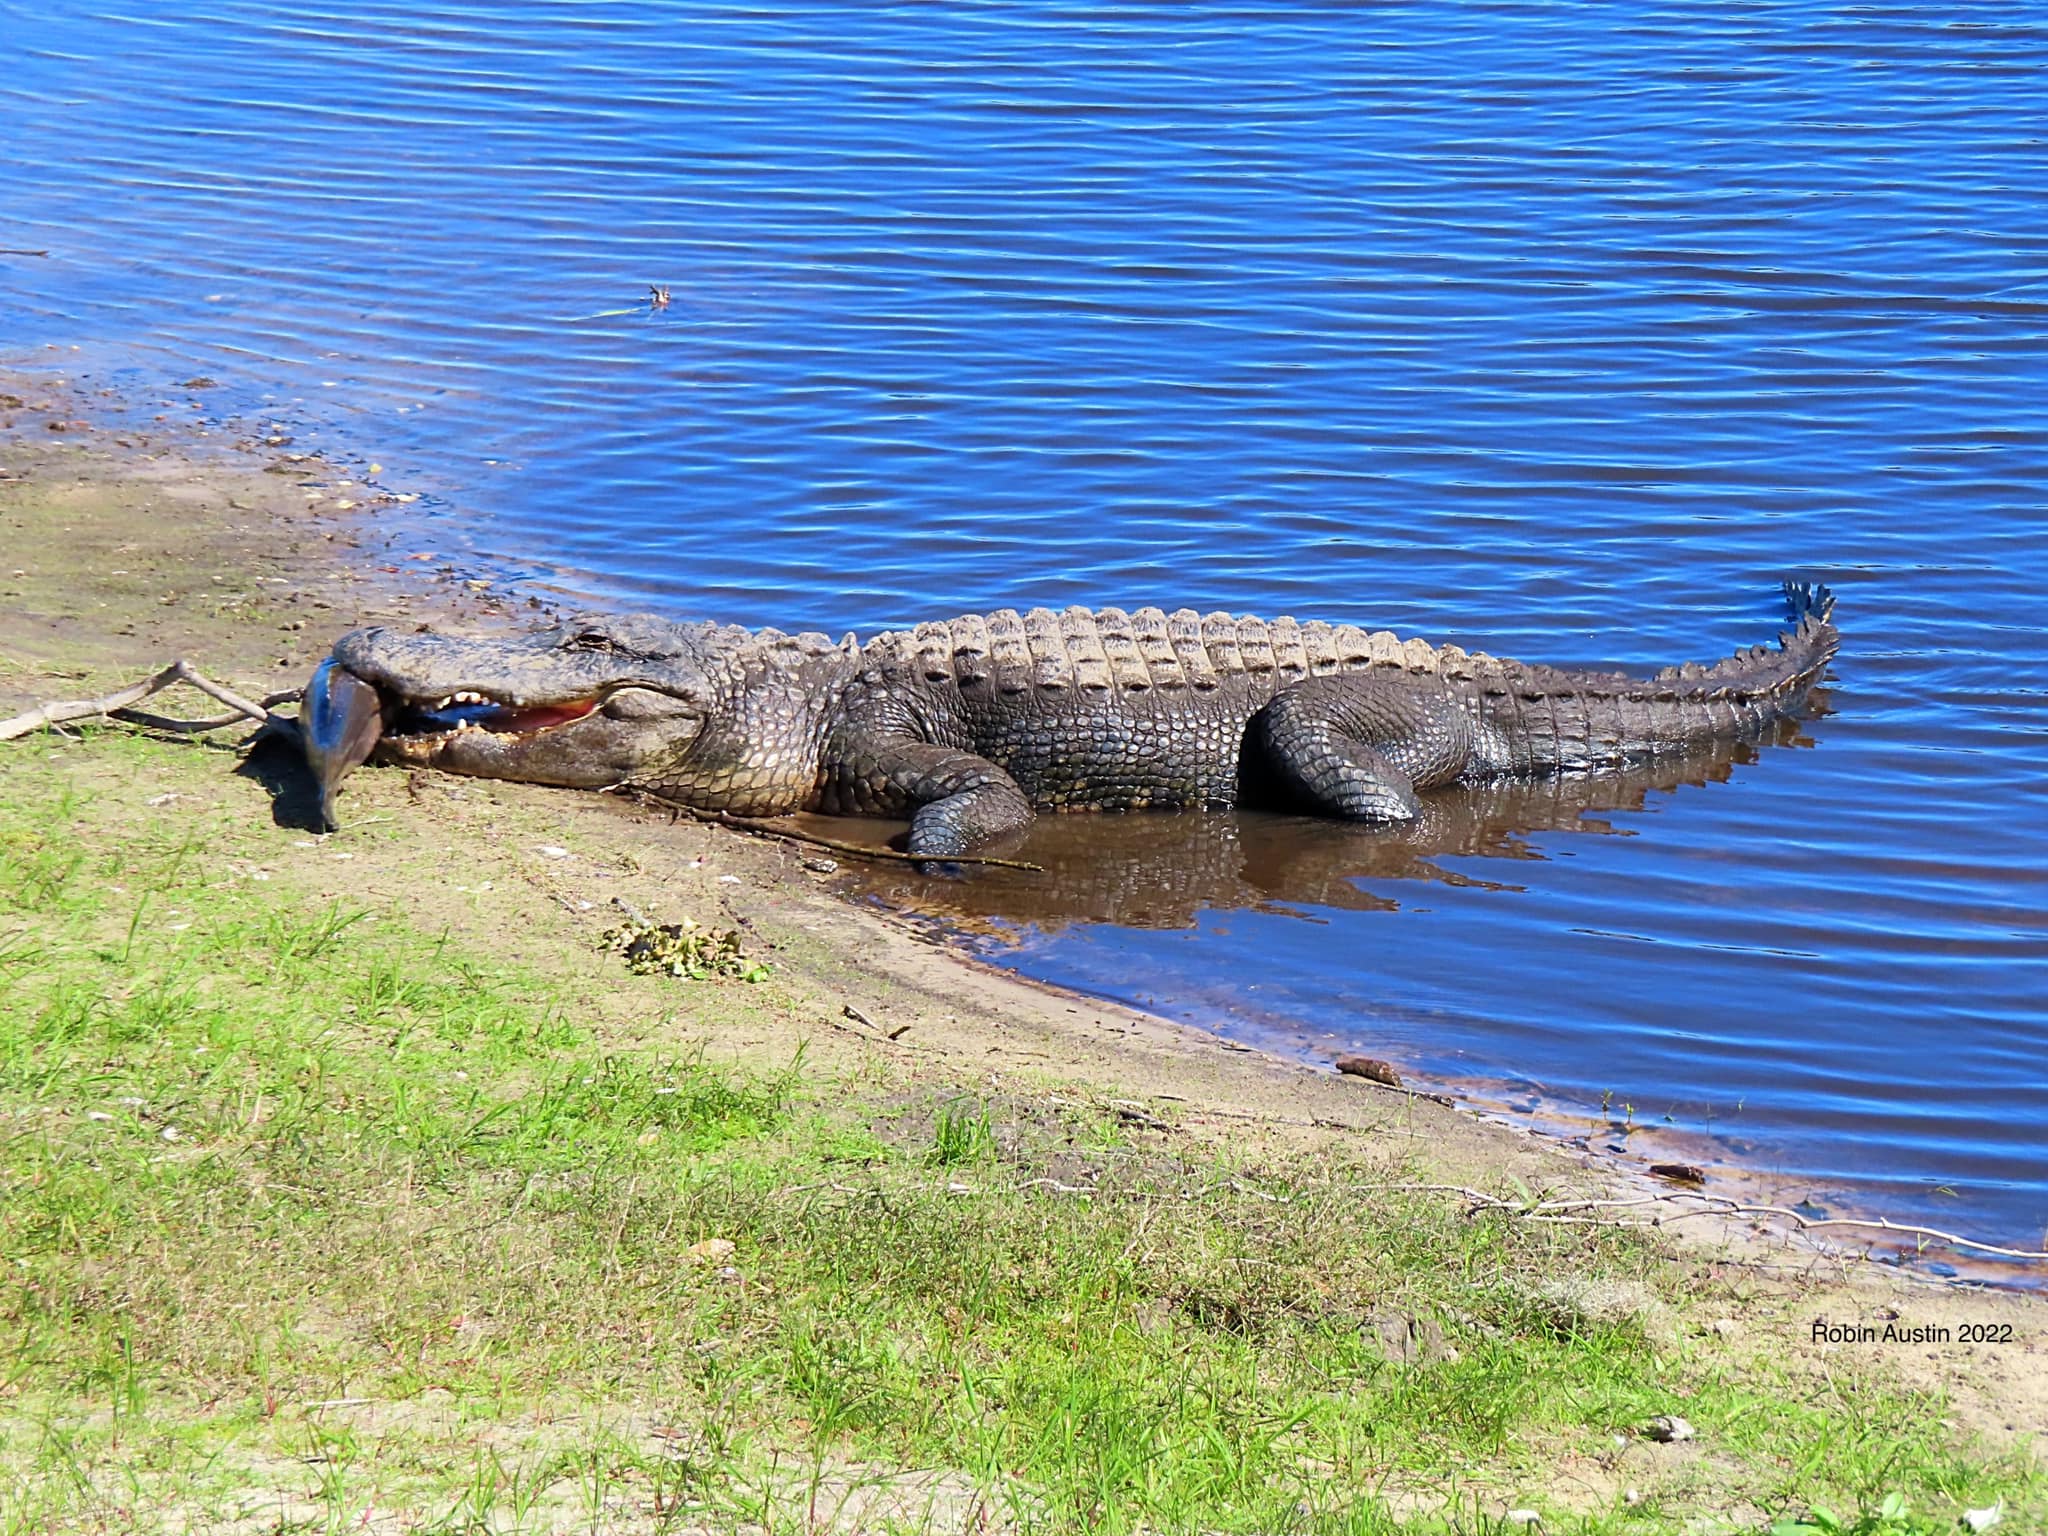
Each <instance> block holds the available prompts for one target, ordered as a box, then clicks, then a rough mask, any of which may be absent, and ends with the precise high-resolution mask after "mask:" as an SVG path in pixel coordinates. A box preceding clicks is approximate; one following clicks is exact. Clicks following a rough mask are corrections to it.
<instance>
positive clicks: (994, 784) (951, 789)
mask: <svg viewBox="0 0 2048 1536" xmlns="http://www.w3.org/2000/svg"><path fill="white" fill-rule="evenodd" d="M838 756H839V758H840V767H839V769H838V772H837V773H836V774H835V776H834V777H835V782H834V783H833V784H832V785H831V786H830V788H829V790H828V793H827V794H826V795H825V797H824V800H823V804H822V805H821V809H825V810H838V811H840V812H842V813H851V814H854V815H866V816H874V815H883V816H891V815H897V816H900V815H902V814H904V813H905V812H906V811H907V812H908V813H909V816H910V842H909V845H908V848H909V851H910V852H911V853H913V854H915V855H917V856H918V857H919V858H928V859H932V860H934V861H940V860H944V859H947V858H951V857H955V856H957V855H959V854H963V853H967V852H969V851H970V850H972V849H974V848H977V847H979V846H981V845H982V844H983V843H987V842H990V841H993V840H994V839H995V838H998V837H1001V836H1002V835H1003V834H1004V833H1006V832H1020V831H1022V830H1023V829H1024V828H1025V827H1028V826H1029V825H1030V824H1031V802H1030V801H1029V800H1027V799H1025V797H1024V791H1023V790H1021V789H1019V788H1018V787H1017V781H1016V780H1015V779H1013V778H1011V777H1010V776H1009V774H1007V773H1005V772H1004V771H1003V770H1002V769H1001V768H998V767H997V766H996V765H995V764H994V763H992V762H990V761H989V760H988V759H987V758H985V757H976V756H975V755H974V754H973V753H972V752H963V751H961V750H960V749H959V748H957V747H946V746H939V745H937V744H936V743H933V742H929V741H913V740H910V739H908V738H906V737H900V736H862V737H859V738H856V739H854V740H851V741H843V742H842V743H841V744H840V750H839V754H838Z"/></svg>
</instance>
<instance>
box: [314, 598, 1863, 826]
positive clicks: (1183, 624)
mask: <svg viewBox="0 0 2048 1536" xmlns="http://www.w3.org/2000/svg"><path fill="white" fill-rule="evenodd" d="M1785 596H1786V599H1787V602H1788V604H1789V607H1790V610H1791V615H1790V620H1789V627H1788V628H1786V629H1785V630H1784V631H1783V632H1782V633H1781V634H1780V635H1779V637H1778V642H1777V644H1776V646H1775V647H1771V646H1755V647H1752V648H1750V649H1748V650H1745V651H1741V652H1738V653H1737V654H1736V655H1734V656H1731V657H1729V658H1728V659H1726V660H1724V661H1721V662H1718V663H1715V664H1713V665H1711V666H1703V665H1700V664H1697V663H1688V664H1686V665H1684V666H1677V667H1669V668H1666V669H1665V670H1663V671H1661V672H1658V673H1656V674H1655V675H1654V676H1651V677H1635V676H1630V675H1627V674H1624V673H1620V672H1603V671H1588V670H1578V669H1566V668H1557V667H1545V666H1532V665H1527V664H1524V663H1522V662H1517V661H1509V660H1505V659H1500V658H1496V657H1493V656H1488V655H1486V654H1485V653H1483V652H1479V651H1465V650H1462V649H1460V648H1459V647H1457V646H1455V645H1430V644H1428V643H1427V642H1425V641H1422V640H1400V639H1397V638H1396V637H1395V636H1393V635H1392V634H1388V633H1385V632H1381V633H1377V634H1368V633H1366V632H1365V631H1364V630H1362V629H1359V628H1357V627H1355V626H1353V625H1350V624H1326V623H1320V622H1313V623H1299V622H1296V621H1295V620H1293V619H1288V618H1283V619H1273V620H1265V619H1256V618H1238V617H1233V616H1232V615H1230V614H1226V613H1213V614H1208V615H1202V614H1198V613H1196V612H1194V611H1193V610H1192V609H1186V608H1183V609H1181V610H1179V611H1178V612H1175V613H1167V612H1164V611H1162V610H1161V609H1158V608H1140V609H1137V610H1135V611H1132V612H1125V611H1124V610H1122V609H1120V608H1103V609H1099V610H1094V611H1090V610H1088V609H1085V608H1068V609H1066V610H1065V611H1064V612H1057V613H1056V612H1053V611H1051V610H1049V609H1044V608H1034V609H1033V610H1031V611H1030V612H1029V613H1022V614H1020V613H1017V612H1015V611H1014V610H1011V609H1003V610H1001V611H998V612H995V613H989V614H976V615H969V616H966V617H963V618H957V619H949V620H945V621H942V622H937V623H929V624H920V625H918V626H917V627H916V628H915V629H911V630H900V631H891V632H889V633H885V634H880V635H877V636H875V637H874V638H873V639H871V640H869V641H867V642H866V643H865V644H863V643H861V642H860V641H859V640H858V639H856V638H855V637H854V636H852V635H848V636H847V637H846V638H845V639H844V640H842V641H838V642H836V643H835V642H833V641H832V640H829V639H828V638H827V637H825V636H824V635H819V634H799V635H789V634H784V633H782V632H781V631H779V630H773V629H761V630H748V629H743V628H739V627H736V626H733V625H724V624H715V623H688V624H679V623H673V622H670V621H668V620H666V619H661V618H656V617H651V616H646V615H630V616H626V617H614V618H605V617H579V618H575V619H572V620H570V621H569V622H567V623H565V624H562V625H561V626H559V627H557V628H553V629H548V630H544V631H541V632H538V633H533V634H528V635H525V636H519V637H514V638H508V639H466V638H462V637H459V636H451V635H441V634H435V633H431V632H422V633H402V632H399V631H396V630H391V629H382V628H370V629H358V630H355V631H353V632H352V633H350V634H348V635H345V636H343V637H342V638H341V640H340V641H338V642H337V643H336V644H335V647H334V650H333V652H332V654H331V655H330V656H329V657H328V658H327V659H326V660H325V661H324V662H322V663H321V665H320V668H319V670H318V671H317V672H315V674H314V676H313V680H312V682H311V684H310V685H309V687H308V689H307V696H306V703H305V705H304V706H303V708H304V714H303V720H302V730H301V734H302V737H303V739H304V743H305V749H306V754H307V760H308V762H309V764H310V765H311V767H312V769H313V772H314V774H315V776H316V777H317V778H318V779H319V781H320V789H321V814H322V816H323V817H324V818H325V820H326V823H327V825H329V826H333V825H335V821H334V795H335V791H336V789H337V788H338V786H339V784H340V782H341V778H342V776H343V775H344V774H346V773H347V772H348V771H349V770H350V769H352V768H353V767H355V766H356V765H357V764H358V763H361V762H363V761H365V760H367V759H369V758H371V757H372V756H374V757H375V758H376V759H377V760H378V761H380V762H388V763H398V764H410V765H415V766H422V767H426V766H431V767H435V768H440V769H445V770H447V771H449V772H453V773H463V774H477V775H481V776H483V777H486V778H498V779H518V780H524V781H527V782H531V783H540V784H557V785H568V786H574V787H579V788H585V789H606V788H616V787H621V786H635V787H639V788H642V789H645V790H648V791H650V792H652V793H654V794H657V795H660V796H662V797H664V798H667V799H671V800H675V801H678V802H681V803H682V804H684V805H686V806H689V807H691V808H692V809H696V810H701V811H713V812H716V811H723V812H728V813H731V814H734V815H739V816H746V817H771V816H780V815H785V814H788V813H791V812H795V811H818V812H823V813H825V814H828V815H854V816H887V817H895V818H898V819H908V821H909V823H910V831H909V837H908V840H907V843H906V845H905V846H906V849H907V851H908V852H909V853H910V854H912V855H913V856H915V857H917V858H919V859H921V860H926V861H929V862H931V863H933V864H943V863H944V862H946V861H947V860H948V859H949V858H953V857H964V856H967V855H969V854H971V853H972V852H973V850H975V849H978V848H983V847H985V846H986V845H988V844H990V843H993V842H996V841H997V840H999V839H1001V838H1003V837H1004V836H1005V835H1006V834H1010V833H1014V832H1018V831H1021V830H1022V829H1023V828H1025V827H1026V826H1027V825H1029V823H1030V822H1031V820H1032V817H1033V816H1034V815H1035V814H1036V813H1037V812H1039V811H1083V810H1089V811H1134V810H1141V809H1145V808H1148V807H1162V808H1164V807H1173V808H1192V807H1212V808H1228V807H1233V806H1268V807H1274V808H1279V809H1293V810H1298V811H1305V812H1308V813H1311V814H1319V815H1324V816H1331V817H1342V818H1346V819H1349V820H1355V821H1366V822H1381V823H1402V822H1408V821H1412V820H1413V819H1414V818H1415V817H1416V815H1417V813H1418V807H1419V802H1418V800H1417V793H1418V792H1419V791H1424V790H1430V789H1434V788H1436V787H1437V786H1440V785H1448V784H1459V783H1466V784H1471V783H1482V782H1485V781H1488V780H1494V779H1503V778H1515V777H1534V776H1542V775H1551V774H1582V773H1590V772H1597V771H1599V770H1602V769H1608V768H1613V767H1617V766H1620V765H1622V764H1626V763H1629V762H1633V761H1638V760H1642V759H1646V758H1654V757H1657V756H1659V755H1660V754H1667V753H1677V752H1684V751H1687V750H1690V749H1696V748H1697V747H1699V746H1700V745H1701V744H1702V743H1706V742H1713V741H1721V740H1729V739H1738V738H1752V737H1757V736H1759V735H1761V734H1762V733H1763V731H1764V730H1765V729H1766V728H1767V727H1768V726H1769V725H1770V724H1771V723H1772V722H1773V721H1775V720H1778V719H1780V718H1783V717H1785V716H1787V715H1790V714H1792V713H1793V712H1794V711H1796V710H1797V709H1798V708H1799V707H1800V705H1801V703H1802V702H1803V701H1804V699H1805V697H1806V695H1807V693H1808V692H1809V690H1810V689H1811V688H1812V686H1813V684H1814V683H1815V681H1816V680H1817V679H1818V678H1819V676H1820V674H1821V672H1822V671H1823V669H1825V668H1826V666H1827V664H1828V662H1829V660H1830V659H1831V658H1832V657H1833V655H1834V652H1835V647H1836V644H1837V641H1838V638H1839V637H1838V634H1837V631H1836V629H1835V626H1834V622H1833V612H1834V599H1833V597H1832V595H1831V594H1830V593H1829V592H1828V590H1827V588H1825V587H1823V586H1818V585H1807V584H1801V583H1792V582H1787V583H1786V584H1785Z"/></svg>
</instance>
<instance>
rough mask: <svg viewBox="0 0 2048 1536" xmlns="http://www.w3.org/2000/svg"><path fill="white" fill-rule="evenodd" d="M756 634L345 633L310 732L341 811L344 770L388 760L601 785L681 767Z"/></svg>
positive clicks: (700, 627) (593, 623) (309, 698)
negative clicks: (718, 674) (716, 693)
mask: <svg viewBox="0 0 2048 1536" xmlns="http://www.w3.org/2000/svg"><path fill="white" fill-rule="evenodd" d="M750 638H751V637H750V636H749V635H748V632H747V631H745V630H743V629H736V628H732V627H730V626H725V625H718V624H672V623H670V622H668V621H667V620H664V619H658V618H653V617H649V616H644V615H630V616H627V617H623V618H618V617H605V618H589V619H574V620H571V621H570V622H569V623H567V624H564V625H562V626H561V627H560V628H558V629H552V630H544V631H541V632H539V633H535V634H530V635H520V636H514V637H510V638H505V639H491V640H475V639H464V638H461V637H459V636H453V635H439V634H432V633H414V634H407V633H402V632H399V631H396V630H390V629H358V630H355V631H353V632H352V633H350V634H347V635H344V636H343V637H342V638H341V639H340V640H339V641H338V642H337V643H336V644H335V647H334V651H333V653H332V654H331V655H330V656H329V657H328V658H327V659H326V660H325V661H323V662H321V663H320V667H319V670H317V671H316V672H315V673H314V674H313V680H312V682H311V683H310V684H309V685H308V686H307V689H306V702H305V706H304V709H303V712H302V714H301V735H302V737H303V739H304V743H305V750H306V761H307V763H308V764H309V765H310V766H311V767H312V770H313V773H314V776H315V777H316V778H317V779H319V781H320V808H321V815H322V817H323V818H324V820H325V824H326V825H327V826H328V827H330V828H331V827H333V826H335V825H336V822H335V819H334V793H335V790H336V788H337V787H338V786H339V785H340V783H341V780H342V777H343V776H344V775H345V774H347V773H348V772H349V770H350V769H352V768H354V767H355V766H356V765H357V764H358V763H361V762H363V761H365V760H366V759H368V758H369V757H371V756H372V755H374V756H376V757H377V759H378V760H379V761H382V762H391V763H407V764H413V765H417V766H423V767H425V766H431V767H435V768H441V769H445V770H447V771H448V772H451V773H467V774H479V775H483V776H485V777H489V778H499V779H522V780H525V781H527V782H529V783H537V784H559V785H567V786H570V787H573V788H580V789H601V788H605V787H608V786H610V785H615V784H622V783H625V782H627V781H629V780H631V779H633V778H635V777H636V776H640V775H642V774H643V773H645V772H646V771H647V770H648V769H650V768H652V767H656V766H659V765H660V764H662V763H664V762H666V761H672V760H673V759H674V758H675V757H676V756H677V755H678V754H680V753H682V752H683V751H685V750H686V749H687V748H688V747H689V745H690V744H691V743H692V742H693V741H694V740H695V739H696V737H697V735H698V734H699V732H701V731H702V730H703V728H704V723H705V719H706V717H707V713H708V711H709V709H710V706H711V699H712V688H713V682H712V675H711V668H712V666H713V664H714V658H715V657H716V656H717V655H718V654H719V653H721V652H725V651H728V650H730V649H731V648H733V647H734V646H736V645H740V644H744V643H745V642H746V641H748V640H749V639H750Z"/></svg>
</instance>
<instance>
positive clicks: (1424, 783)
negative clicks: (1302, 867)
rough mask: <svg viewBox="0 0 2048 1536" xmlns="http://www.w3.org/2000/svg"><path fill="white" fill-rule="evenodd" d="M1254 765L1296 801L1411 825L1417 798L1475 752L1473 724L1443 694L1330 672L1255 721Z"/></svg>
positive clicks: (1292, 691) (1329, 812)
mask: <svg viewBox="0 0 2048 1536" xmlns="http://www.w3.org/2000/svg"><path fill="white" fill-rule="evenodd" d="M1248 746H1249V748H1250V750H1251V751H1253V752H1255V753H1257V754H1258V762H1257V765H1256V766H1258V767H1262V768H1264V769H1265V770H1266V771H1267V772H1268V773H1270V774H1271V775H1272V776H1273V778H1274V779H1276V780H1277V782H1278V783H1279V785H1280V787H1281V789H1282V791H1283V792H1284V793H1285V794H1286V795H1287V796H1288V797H1289V798H1290V799H1292V800H1293V801H1295V802H1296V803H1298V804H1300V805H1302V806H1304V807H1306V808H1308V809H1311V810H1315V811H1319V812H1321V813H1322V814H1323V815H1326V816H1342V817H1344V818H1345V819H1347V820H1350V821H1413V820H1414V819H1415V817H1416V814H1417V806H1416V802H1415V791H1416V790H1418V789H1427V788H1428V787H1429V786H1431V785H1433V784H1447V783H1449V782H1450V781H1451V780H1452V779H1455V778H1456V777H1457V776H1458V774H1459V773H1460V772H1461V771H1463V769H1464V768H1465V765H1466V763H1467V762H1468V761H1469V760H1470V758H1471V754H1472V728H1471V720H1470V718H1469V717H1468V716H1467V715H1466V714H1465V712H1464V711H1463V710H1461V709H1459V708H1458V706H1457V705H1456V704H1455V703H1453V702H1452V700H1451V699H1450V697H1449V696H1448V695H1447V694H1445V693H1444V692H1443V691H1442V690H1441V689H1439V688H1433V687H1429V686H1427V685H1423V684H1420V683H1409V682H1403V681H1397V680H1395V679H1392V678H1383V677H1373V676H1370V675H1367V674H1361V673H1355V672H1351V673H1336V674H1333V675H1331V676H1328V677H1310V678H1304V679H1303V680H1302V681H1301V682H1298V683H1296V684H1295V685H1294V686H1293V687H1291V688H1288V689H1286V690H1285V691H1284V692H1282V693H1280V694H1279V695H1277V696H1276V697H1275V698H1274V699H1273V701H1272V703H1270V704H1268V705H1267V706H1266V707H1265V708H1264V709H1262V710H1260V711H1259V712H1258V714H1256V715H1255V716H1253V717H1252V722H1251V731H1250V734H1249V739H1248Z"/></svg>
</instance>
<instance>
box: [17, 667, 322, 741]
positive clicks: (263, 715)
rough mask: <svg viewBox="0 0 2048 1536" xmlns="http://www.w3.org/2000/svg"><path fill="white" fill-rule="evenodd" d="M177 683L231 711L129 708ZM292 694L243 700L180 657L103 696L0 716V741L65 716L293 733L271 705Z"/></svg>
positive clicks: (175, 727)
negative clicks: (185, 715)
mask: <svg viewBox="0 0 2048 1536" xmlns="http://www.w3.org/2000/svg"><path fill="white" fill-rule="evenodd" d="M179 683H183V684H185V685H186V686H187V687H189V688H197V689H198V690H199V691H200V692H201V693H203V694H206V695H207V696H209V697H210V698H214V699H218V700H219V701H220V702H221V703H223V704H225V705H227V706H228V708H229V709H231V710H233V711H234V713H233V714H231V715H223V716H220V717H219V718H217V719H212V720H171V719H167V718H166V717H164V716H162V715H152V714H147V713H144V712H142V711H139V710H134V709H133V708H132V706H134V705H136V704H140V703H141V702H142V701H143V700H144V699H147V698H151V697H153V696H155V695H156V694H159V693H162V692H163V691H164V690H165V689H166V688H172V687H175V686H177V685H178V684H179ZM298 697H299V691H298V690H296V689H294V690H292V691H290V692H286V693H273V694H271V695H269V696H268V697H266V698H265V699H264V700H263V702H262V703H260V704H258V703H255V702H253V701H252V700H249V699H245V698H243V697H242V696H241V695H240V694H239V693H236V692H235V691H234V690H233V689H232V688H228V687H225V686H224V685H222V684H220V683H216V682H215V681H213V679H212V678H210V677H208V676H206V674H205V673H203V672H201V671H200V670H199V669H198V668H197V667H195V666H193V665H192V663H190V662H189V661H186V660H184V659H183V658H182V657H180V658H179V659H178V660H177V661H174V662H172V663H171V664H170V665H169V666H168V667H165V668H164V669H163V671H161V672H159V673H157V674H156V675H155V676H154V677H147V678H144V679H143V680H142V681H141V682H139V683H132V684H130V685H129V686H128V687H126V688H122V689H119V690H118V691H116V692H114V693H110V694H107V695H106V696H105V697H104V698H98V699H69V700H59V701H56V702H52V703H48V704H43V705H39V706H38V707H36V708H35V709H32V710H30V711H29V712H28V713H27V714H23V715H16V716H15V717H14V718H13V719H12V720H0V741H12V740H14V739H15V738H16V737H17V736H27V735H29V734H31V733H32V732H35V731H46V730H49V729H50V728H51V727H52V726H57V725H62V724H64V723H65V722H66V721H70V720H92V719H98V718H102V717H112V718H115V719H127V720H129V721H131V722H132V723H134V724H138V725H147V726H151V727H153V728H154V729H157V730H169V731H217V730H220V729H222V728H223V727H226V726H230V725H235V724H237V723H239V722H240V721H242V720H245V719H247V720H260V721H262V722H263V723H264V724H265V725H268V726H271V727H273V728H275V729H278V730H285V731H291V732H294V733H296V732H297V730H298V722H297V721H295V720H293V719H292V718H291V717H290V716H288V715H280V714H276V713H273V711H272V709H271V706H272V705H275V704H288V703H290V702H291V701H292V700H293V699H296V698H298Z"/></svg>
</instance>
